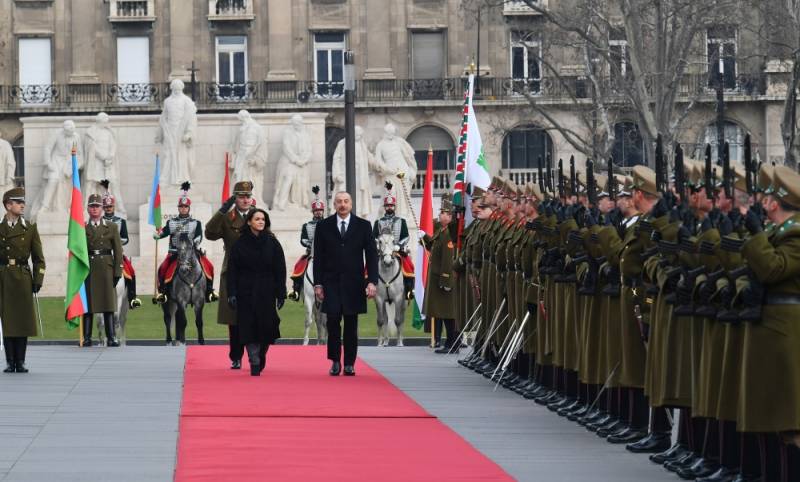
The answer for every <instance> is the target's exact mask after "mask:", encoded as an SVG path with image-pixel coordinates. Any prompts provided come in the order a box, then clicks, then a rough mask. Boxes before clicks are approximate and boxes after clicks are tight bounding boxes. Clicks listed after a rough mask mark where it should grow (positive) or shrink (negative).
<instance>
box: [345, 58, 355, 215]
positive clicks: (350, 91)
mask: <svg viewBox="0 0 800 482" xmlns="http://www.w3.org/2000/svg"><path fill="white" fill-rule="evenodd" d="M355 74H356V73H355V55H353V52H351V51H350V50H348V51H347V52H345V54H344V131H345V134H344V154H345V162H344V165H345V186H346V189H347V192H349V193H350V197H351V198H352V199H353V212H358V211H356V197H357V196H356V106H355V91H356V75H355Z"/></svg>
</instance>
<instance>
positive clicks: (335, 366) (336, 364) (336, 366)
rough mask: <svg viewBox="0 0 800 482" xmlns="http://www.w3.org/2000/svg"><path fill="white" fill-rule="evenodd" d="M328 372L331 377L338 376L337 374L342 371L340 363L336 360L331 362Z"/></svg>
mask: <svg viewBox="0 0 800 482" xmlns="http://www.w3.org/2000/svg"><path fill="white" fill-rule="evenodd" d="M328 373H330V375H331V376H332V377H338V376H339V374H340V373H342V364H341V363H339V362H338V361H335V362H333V365H331V371H329V372H328Z"/></svg>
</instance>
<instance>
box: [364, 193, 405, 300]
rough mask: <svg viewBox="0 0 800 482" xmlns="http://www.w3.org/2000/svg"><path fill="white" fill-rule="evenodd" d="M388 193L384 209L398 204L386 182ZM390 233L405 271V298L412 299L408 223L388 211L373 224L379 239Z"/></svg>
mask: <svg viewBox="0 0 800 482" xmlns="http://www.w3.org/2000/svg"><path fill="white" fill-rule="evenodd" d="M386 188H387V191H386V195H384V196H383V206H384V209H385V208H386V207H387V206H391V207H392V208H394V206H396V205H397V197H396V196H395V195H394V193H393V192H392V185H391V183H386ZM384 233H390V234H391V235H392V236H393V237H394V244H395V246H397V247H398V249H397V253H398V254H399V255H400V258H401V268H402V271H403V291H404V292H405V298H406V299H408V300H410V299H412V298H413V297H414V262H413V261H412V260H411V257H410V256H409V255H408V224H407V223H406V220H405V219H403V218H401V217H400V216H397V215H396V214H394V211H392V212H391V214H390V213H388V212H386V213H385V214H384V215H383V216H382V217H380V218H378V219H377V220H375V223H374V224H373V225H372V235H373V236H374V237H375V238H376V239H377V238H378V237H379V236H380V235H381V234H384Z"/></svg>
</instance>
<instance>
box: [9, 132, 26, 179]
mask: <svg viewBox="0 0 800 482" xmlns="http://www.w3.org/2000/svg"><path fill="white" fill-rule="evenodd" d="M11 149H12V150H13V151H14V160H15V161H16V162H17V168H16V170H15V172H14V184H15V185H17V186H25V137H24V136H19V137H17V138H16V139H15V140H14V142H12V143H11Z"/></svg>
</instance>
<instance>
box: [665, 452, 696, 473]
mask: <svg viewBox="0 0 800 482" xmlns="http://www.w3.org/2000/svg"><path fill="white" fill-rule="evenodd" d="M698 460H700V457H699V456H698V455H697V454H696V453H694V452H689V453H688V454H686V455H685V456H683V457H681V458H679V459H676V460H673V461H672V462H666V463H664V468H665V469H667V470H669V471H670V472H677V471H678V470H680V469H684V468H687V467H691V466H692V464H694V463H695V462H697V461H698Z"/></svg>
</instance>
